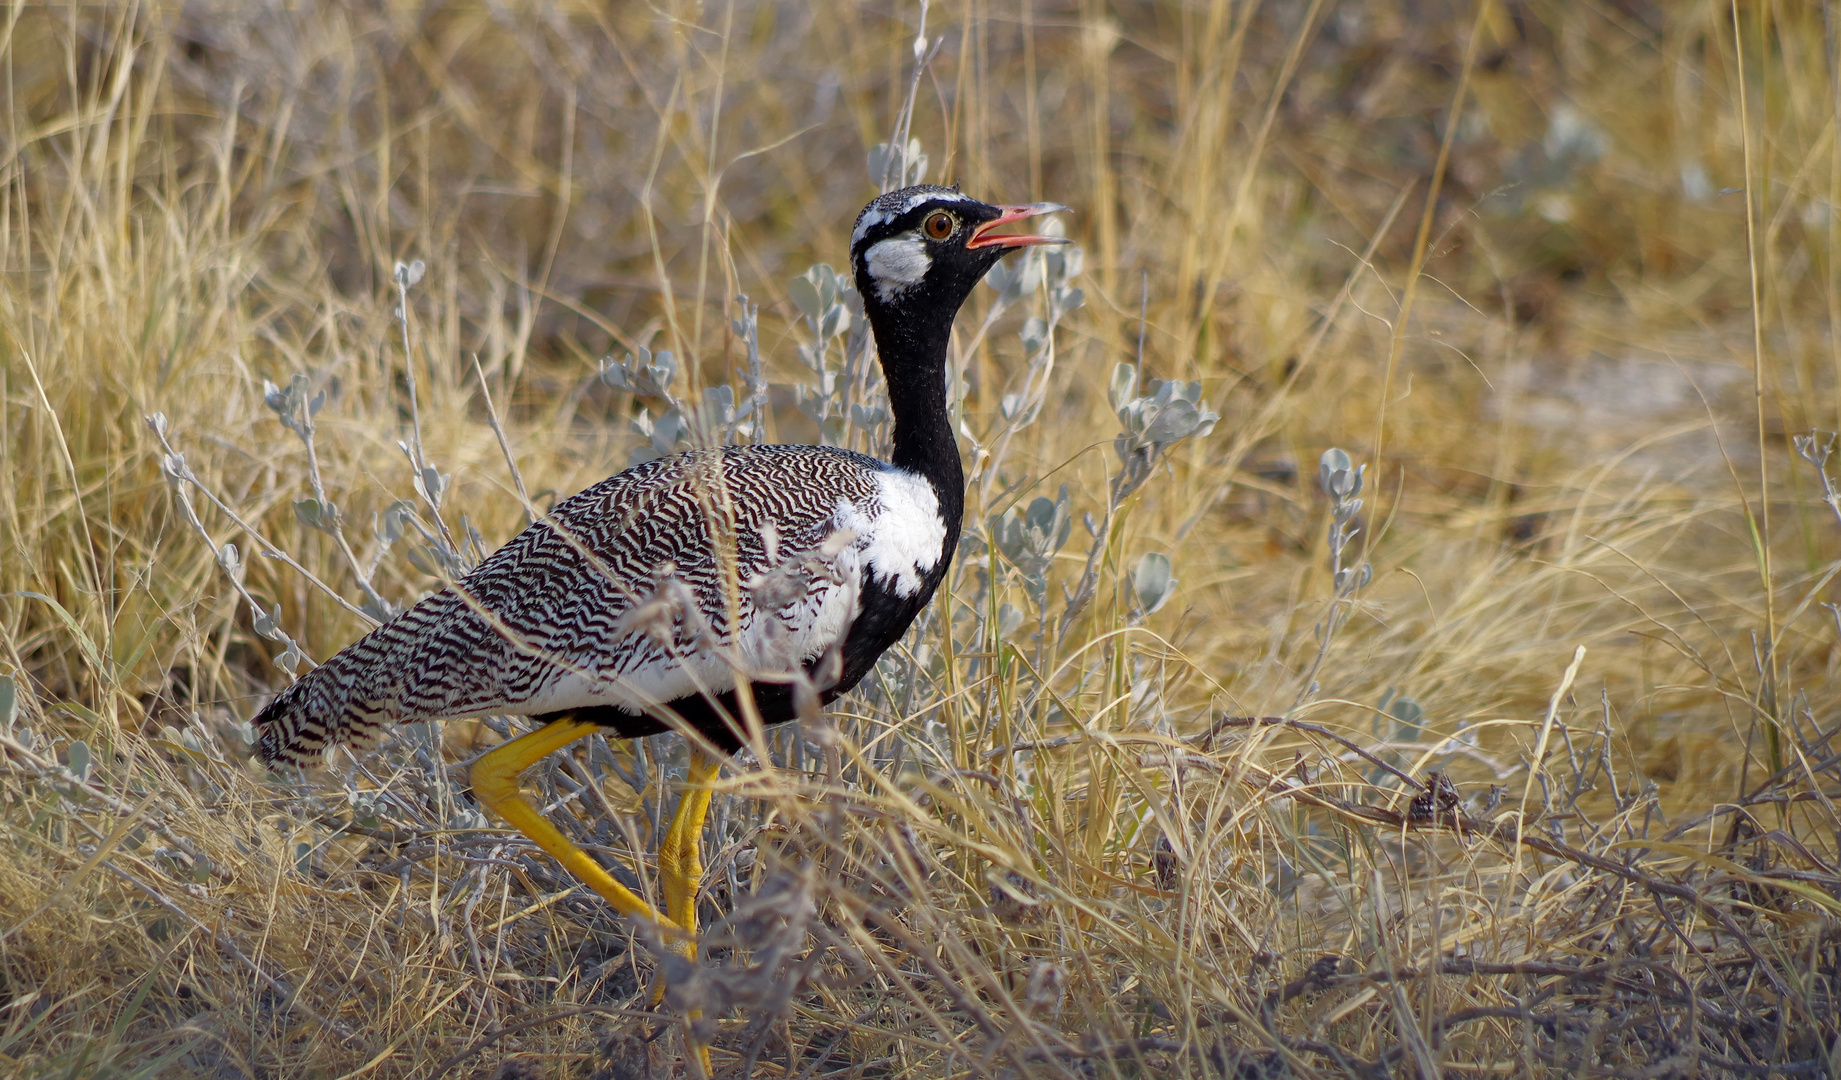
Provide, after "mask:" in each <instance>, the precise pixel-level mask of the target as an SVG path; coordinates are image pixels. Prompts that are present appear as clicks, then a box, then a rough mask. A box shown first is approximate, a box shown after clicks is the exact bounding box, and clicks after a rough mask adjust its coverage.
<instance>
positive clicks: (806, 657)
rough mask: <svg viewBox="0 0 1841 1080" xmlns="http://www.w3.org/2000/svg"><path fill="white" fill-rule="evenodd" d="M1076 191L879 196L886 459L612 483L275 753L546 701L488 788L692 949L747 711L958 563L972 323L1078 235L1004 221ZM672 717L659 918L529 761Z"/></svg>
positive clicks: (377, 656)
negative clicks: (561, 820) (963, 358)
mask: <svg viewBox="0 0 1841 1080" xmlns="http://www.w3.org/2000/svg"><path fill="white" fill-rule="evenodd" d="M1066 210H1067V208H1066V207H1064V206H1061V205H1059V204H1056V203H1045V202H1036V203H1023V204H990V203H984V202H980V201H978V200H976V199H974V198H972V197H970V196H968V195H966V194H964V193H962V192H961V191H960V190H959V188H958V187H957V186H956V185H955V186H953V187H943V186H938V185H916V186H910V187H904V188H901V189H898V190H895V191H890V192H887V193H884V194H882V195H879V196H877V197H876V198H875V199H873V200H871V201H870V202H869V204H868V205H867V206H865V207H864V208H863V210H862V212H861V213H860V214H858V216H857V218H856V221H855V225H854V227H853V229H852V232H851V244H850V261H851V268H852V271H853V275H854V281H855V285H856V289H857V292H858V293H859V295H860V296H861V298H862V303H863V314H864V317H865V318H866V319H867V321H868V323H869V327H870V330H871V333H872V335H873V337H874V340H875V344H876V352H877V356H878V358H879V360H880V363H881V366H882V372H883V377H884V381H885V383H886V385H887V389H888V398H889V405H890V413H891V415H892V419H893V431H892V438H891V443H890V448H889V457H888V460H886V461H883V460H879V459H877V458H875V457H872V456H869V455H866V454H861V453H856V452H853V451H849V450H845V449H841V448H838V447H833V446H794V445H738V446H724V447H708V448H701V449H695V450H691V451H688V452H685V453H681V454H677V455H675V456H670V457H662V458H657V459H654V460H652V461H649V462H645V463H642V464H639V465H635V466H633V467H632V468H629V469H627V470H626V471H624V472H621V473H619V474H617V475H615V476H612V477H609V478H608V479H606V480H603V481H601V482H599V483H597V484H595V485H593V486H591V487H589V488H587V489H585V490H583V491H581V492H579V493H577V494H575V495H573V496H571V497H569V498H567V499H564V500H562V501H560V502H558V503H557V504H556V505H555V506H554V507H553V508H552V509H551V511H550V512H549V513H548V514H546V515H544V516H543V517H541V518H539V519H538V520H537V521H535V522H534V523H532V524H531V525H529V526H528V527H527V528H525V529H524V530H523V531H522V532H520V533H519V534H517V535H516V536H515V537H513V538H512V539H511V540H510V541H509V542H507V543H506V544H505V545H504V546H502V547H500V548H498V549H497V550H496V551H494V552H493V553H492V554H491V555H489V556H487V557H486V558H485V559H484V560H483V561H482V562H481V563H480V564H479V565H478V566H477V567H475V568H474V569H473V570H471V571H470V572H468V573H467V574H465V576H463V577H461V578H460V579H459V580H458V581H457V582H454V583H453V584H451V585H449V586H447V587H446V588H443V589H441V590H439V591H437V592H435V593H433V594H432V595H429V596H427V597H425V598H424V599H422V600H421V601H419V602H417V603H416V604H414V605H412V606H410V607H409V608H407V609H406V610H404V611H403V612H401V613H400V614H397V615H396V616H395V617H394V618H392V619H390V620H389V621H387V622H385V623H383V624H382V625H381V626H378V627H377V628H375V629H373V630H371V631H370V632H369V633H368V634H366V635H365V636H364V637H362V638H360V639H359V640H358V641H356V642H354V643H352V644H350V645H348V646H346V647H345V648H344V649H343V650H341V651H340V652H338V653H337V654H335V655H334V656H333V657H332V658H331V659H329V660H327V661H326V662H325V663H324V664H322V665H320V666H319V667H317V668H315V669H313V670H312V671H310V672H308V673H307V674H306V675H304V676H302V677H301V678H300V679H298V680H297V681H295V682H294V683H293V684H292V685H290V686H289V687H287V688H286V689H285V690H283V691H282V692H281V693H279V694H278V695H277V696H276V697H275V698H274V699H273V700H271V701H270V702H269V703H268V704H267V705H266V706H265V707H264V708H263V709H262V710H261V711H260V712H259V713H258V714H257V716H256V717H255V719H254V726H255V728H256V732H257V740H256V744H257V748H258V751H259V753H260V756H261V757H262V758H263V759H265V760H266V761H268V762H269V763H271V764H278V763H288V764H295V765H301V766H311V765H314V764H317V763H319V762H320V761H322V760H323V759H324V757H325V755H326V754H328V753H329V752H331V751H332V750H333V749H334V748H335V747H338V746H342V745H350V746H363V745H367V744H372V743H375V742H377V741H379V740H380V739H382V738H383V737H384V736H385V735H386V734H387V732H388V730H389V729H390V728H391V727H393V726H395V725H397V724H406V723H414V722H421V721H444V720H456V719H464V718H469V717H479V716H488V715H515V716H526V717H530V718H532V719H533V720H535V721H537V722H538V724H539V725H540V726H538V727H537V728H536V729H535V730H532V731H530V732H529V733H527V734H524V735H521V736H519V737H517V738H514V739H510V740H508V741H506V742H504V743H502V744H500V745H498V746H496V747H494V748H493V749H492V750H490V751H488V752H487V753H485V754H484V755H482V756H481V757H480V758H479V759H478V760H477V761H476V762H475V763H474V765H473V767H472V772H471V776H470V780H471V785H472V789H473V794H474V796H475V798H476V799H477V800H478V801H479V803H481V804H482V805H483V806H484V807H486V808H487V809H489V810H491V811H492V812H493V813H495V814H497V815H498V816H499V817H501V818H503V819H504V820H506V821H507V822H509V823H510V824H511V825H512V826H513V827H514V828H516V829H517V830H518V831H519V832H521V833H523V834H524V835H525V836H526V837H528V838H529V839H530V840H531V841H533V842H534V843H535V844H536V845H537V846H538V847H539V848H541V849H542V850H544V851H545V852H547V853H548V854H550V855H551V856H552V857H554V858H555V859H556V860H557V861H558V862H560V863H561V864H562V865H563V866H564V867H565V868H566V869H568V870H569V872H571V873H572V874H574V875H575V876H576V877H577V878H579V879H581V880H582V881H583V882H584V883H586V884H587V885H589V886H590V887H591V888H593V889H594V890H595V891H596V892H597V893H599V894H600V895H601V896H602V897H603V898H604V899H606V901H607V902H608V903H609V904H610V905H611V906H612V907H613V908H614V909H615V910H616V911H618V912H620V913H621V914H623V915H625V916H627V917H628V918H630V919H633V920H634V921H635V922H637V923H639V924H641V925H643V926H646V927H648V928H650V929H651V930H652V931H653V932H654V933H656V934H657V935H658V936H659V939H660V940H661V941H663V942H665V943H666V944H667V945H668V946H669V947H671V948H674V949H676V950H677V951H679V952H680V953H681V954H683V955H686V956H689V957H694V956H695V950H696V944H695V936H696V930H697V920H696V897H697V892H698V888H699V885H700V879H701V877H702V872H703V868H702V864H701V857H700V848H701V835H702V831H703V823H704V819H705V817H706V815H707V813H708V810H709V802H710V784H711V782H712V781H713V780H714V779H715V778H716V777H717V775H718V774H719V772H720V769H721V762H722V760H723V758H724V757H726V756H727V755H731V754H733V753H735V752H736V751H737V750H738V749H740V748H741V747H742V746H743V745H744V744H745V743H746V742H747V739H748V736H749V734H750V732H749V728H748V723H747V717H749V716H750V715H752V716H758V718H759V720H760V721H761V723H762V724H763V725H772V724H779V723H783V722H786V721H789V720H793V719H795V718H796V717H797V715H799V713H800V710H801V709H802V708H805V707H810V705H811V703H812V699H813V698H816V700H817V702H819V703H828V702H830V701H832V700H833V699H835V698H837V697H838V696H840V695H842V694H845V693H848V692H849V691H850V690H851V689H852V688H853V687H855V686H856V685H857V684H858V683H859V682H860V681H861V680H862V679H863V677H864V676H865V675H866V674H868V672H869V671H870V670H871V669H872V668H873V667H874V665H875V663H876V659H877V658H878V657H879V656H881V655H882V653H883V652H884V651H885V650H887V649H888V648H889V647H890V646H891V645H893V644H894V643H895V642H896V641H898V640H899V639H900V638H901V637H902V635H903V634H904V633H905V632H906V631H907V629H908V627H909V626H910V625H911V624H912V623H913V622H914V620H915V617H916V616H917V615H919V614H920V612H921V611H922V610H923V609H924V608H925V607H926V606H927V603H928V601H929V600H930V599H932V597H933V595H934V593H935V591H936V590H937V589H938V588H939V586H940V582H941V581H942V580H944V578H945V576H946V573H947V570H948V568H949V567H950V565H951V563H952V559H953V554H954V552H955V551H956V550H957V547H958V543H959V530H960V522H961V518H962V516H963V514H964V508H965V474H964V469H963V466H962V464H961V462H960V457H959V448H958V442H957V440H956V438H955V437H954V433H953V428H952V425H951V422H950V417H949V412H948V408H947V400H946V362H947V348H948V342H949V338H950V335H951V333H952V326H953V320H954V317H955V316H956V315H957V313H958V311H959V309H960V307H961V306H962V305H963V304H964V303H965V301H966V299H967V298H968V297H969V296H970V295H971V292H972V289H973V288H974V287H975V286H976V285H977V284H978V282H979V281H980V280H981V279H983V277H984V276H985V274H986V273H987V272H988V271H990V269H991V268H992V267H994V266H996V265H997V263H998V261H999V260H1000V259H1001V258H1003V256H1005V255H1006V254H1008V253H1010V252H1013V251H1017V250H1020V249H1023V248H1027V247H1032V246H1035V245H1040V244H1055V243H1064V242H1066V241H1065V240H1063V239H1062V238H1060V237H1054V236H1043V235H1028V234H1016V233H1004V232H1000V231H998V230H1000V229H1002V228H1003V227H1005V226H1007V225H1010V224H1012V223H1014V222H1018V221H1022V220H1024V219H1026V218H1032V217H1037V216H1039V215H1043V214H1051V213H1059V212H1065V211H1066ZM802 694H803V699H802ZM667 730H679V731H683V732H686V733H687V734H688V735H690V736H694V737H693V738H691V742H692V750H691V762H690V768H689V770H688V776H687V781H686V785H685V791H684V794H683V796H682V797H681V798H680V799H679V802H678V806H677V809H676V811H675V812H674V813H673V815H672V819H671V823H670V826H669V827H668V829H667V830H666V833H665V835H664V837H663V839H662V840H661V841H660V843H659V848H658V867H659V879H660V893H661V894H662V896H663V898H664V901H665V911H663V912H660V911H658V910H656V909H655V908H654V907H653V906H652V905H651V904H649V903H647V902H646V901H645V900H644V899H643V898H641V897H640V896H638V895H637V894H636V893H634V892H633V891H631V890H630V889H628V888H627V887H626V886H624V885H622V884H621V883H620V882H619V881H618V880H616V879H615V878H614V877H613V876H612V875H610V874H609V873H608V871H607V870H605V869H604V868H603V867H602V866H601V865H600V864H599V863H597V862H596V861H595V860H593V859H592V858H590V857H589V856H588V854H587V853H586V852H584V851H582V850H581V848H579V847H577V846H576V845H575V844H574V843H573V842H571V841H570V840H569V839H568V838H567V837H565V836H564V835H563V834H562V833H561V832H560V831H559V830H558V829H557V828H556V827H555V826H553V825H552V824H550V822H549V821H547V820H546V819H545V818H544V817H543V815H542V814H540V813H539V812H538V811H537V810H536V809H535V808H534V807H532V806H531V804H530V803H529V802H528V801H526V799H525V798H524V796H523V794H522V792H521V790H520V788H519V778H520V776H521V775H522V774H523V773H524V772H525V770H527V769H529V768H530V767H531V766H533V765H534V764H536V763H537V762H538V761H539V760H541V759H542V758H544V757H545V756H547V755H549V754H550V753H552V752H554V751H556V750H559V749H561V748H563V747H565V746H568V745H569V744H571V743H573V742H575V741H576V740H578V739H581V738H583V737H585V736H587V735H589V734H592V733H594V732H601V733H603V734H605V735H608V736H610V737H615V738H626V739H631V738H639V737H643V736H647V735H653V734H657V733H659V732H663V731H667ZM656 1000H657V999H656V997H655V1002H656ZM698 1053H699V1056H700V1059H701V1060H702V1062H703V1064H704V1066H705V1071H706V1073H707V1071H708V1059H707V1049H705V1048H699V1050H698Z"/></svg>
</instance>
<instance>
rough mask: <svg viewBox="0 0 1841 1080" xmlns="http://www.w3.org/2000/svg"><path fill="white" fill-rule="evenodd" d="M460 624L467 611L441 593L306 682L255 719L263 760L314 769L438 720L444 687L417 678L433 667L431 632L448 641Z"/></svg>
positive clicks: (362, 640) (279, 696)
mask: <svg viewBox="0 0 1841 1080" xmlns="http://www.w3.org/2000/svg"><path fill="white" fill-rule="evenodd" d="M457 616H458V619H457V618H456V617H457ZM457 621H458V622H462V623H464V622H467V621H469V620H467V619H466V611H465V607H464V605H461V604H458V603H457V602H456V598H455V597H454V595H453V594H452V593H451V592H442V593H437V594H436V595H434V596H431V597H428V598H426V599H424V600H423V601H422V602H421V603H419V604H417V605H415V606H414V607H412V608H410V609H409V610H408V611H406V612H404V613H403V614H401V615H399V616H397V617H396V618H394V619H392V620H390V621H389V622H387V623H385V624H383V625H382V626H379V627H378V628H376V629H375V630H372V631H371V632H370V633H368V634H366V635H365V636H364V637H362V638H360V639H359V640H357V641H355V642H353V643H352V644H351V645H349V646H347V647H346V648H345V649H343V650H342V651H340V652H339V653H338V654H337V655H336V656H334V657H333V658H332V659H330V660H328V661H326V662H325V663H324V664H321V665H320V666H319V667H317V668H315V669H313V670H312V671H310V672H308V673H307V674H306V675H304V676H302V677H301V678H300V679H299V680H297V681H296V682H295V683H294V685H293V686H290V687H288V688H287V689H286V690H283V691H282V692H281V693H280V694H277V695H276V696H275V700H273V701H271V702H269V703H268V706H267V707H266V708H264V709H263V710H262V711H261V712H260V713H258V714H256V718H255V721H254V723H255V727H256V750H257V752H258V753H259V754H261V756H262V760H264V761H266V762H269V763H271V764H274V763H277V762H287V763H289V764H292V765H306V766H311V765H316V764H318V763H319V761H320V760H321V758H323V757H324V755H325V754H326V753H327V751H329V750H331V749H332V748H334V747H336V746H347V745H356V746H365V745H370V744H372V743H376V742H378V741H379V740H381V739H382V738H383V737H384V735H385V733H386V732H388V731H389V729H390V728H392V727H394V726H395V725H397V724H400V723H407V722H409V721H412V720H425V719H433V718H436V717H438V716H439V715H440V706H441V705H442V704H445V702H443V701H440V700H438V699H439V698H441V697H443V696H444V695H442V694H441V693H439V691H440V690H441V689H443V688H441V687H439V686H438V685H423V684H425V683H429V682H431V680H429V679H428V678H426V677H424V678H421V679H418V678H416V677H415V673H416V672H419V671H423V670H424V669H426V668H428V667H429V666H430V664H429V660H430V657H428V656H426V655H423V654H425V653H426V652H427V648H428V643H429V641H430V638H431V631H434V630H441V631H448V632H449V633H450V635H451V631H453V630H454V629H455V626H454V624H455V623H456V622H457ZM472 621H477V620H472ZM469 629H470V628H469ZM442 636H444V635H436V636H435V640H441V638H442ZM462 636H476V635H462ZM445 659H450V660H451V659H452V658H451V657H447V658H445ZM441 666H442V667H450V668H451V665H441ZM436 682H437V683H438V680H436ZM431 691H434V693H433V694H432V695H431V693H430V692H431ZM411 698H414V699H415V700H413V701H412V700H409V699H411ZM422 698H431V700H422Z"/></svg>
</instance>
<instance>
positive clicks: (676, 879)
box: [472, 719, 722, 1076]
mask: <svg viewBox="0 0 1841 1080" xmlns="http://www.w3.org/2000/svg"><path fill="white" fill-rule="evenodd" d="M595 730H596V728H595V725H593V724H588V723H583V722H581V721H579V720H566V719H565V720H556V721H553V722H551V723H548V724H545V725H544V726H543V727H540V728H538V729H537V730H536V731H533V732H531V733H530V734H528V735H521V736H519V737H518V738H516V739H513V740H512V741H510V742H508V743H506V744H505V745H503V746H500V747H497V748H495V749H493V750H491V751H490V752H488V753H487V754H486V755H485V756H484V757H482V758H480V759H479V760H478V761H476V762H474V763H473V775H472V780H473V794H474V795H475V796H477V797H478V798H479V801H480V802H482V803H485V804H486V806H487V808H488V809H490V810H492V812H493V813H496V814H498V815H499V816H500V817H502V818H504V819H505V820H506V821H509V822H511V826H512V828H514V829H517V830H518V831H519V832H521V833H523V834H524V835H525V836H528V837H530V838H531V840H532V841H534V842H535V843H536V845H537V846H538V847H540V848H542V849H543V850H545V851H547V852H549V853H550V855H551V857H553V858H554V859H555V860H556V861H557V862H559V863H562V864H563V868H564V869H565V870H568V871H569V872H570V873H572V874H574V875H575V876H576V877H578V878H580V879H581V880H582V881H583V882H585V883H586V884H587V885H588V887H589V888H591V889H593V890H594V891H595V892H598V893H600V894H601V896H602V898H603V899H605V900H606V901H607V902H608V903H609V904H612V905H613V906H614V910H615V911H618V912H620V914H622V915H625V916H626V917H627V918H629V919H632V920H634V921H635V922H639V923H643V924H647V925H650V926H654V927H656V928H657V929H658V932H659V935H660V936H661V937H663V938H664V939H665V944H666V945H667V946H668V947H669V948H671V949H673V950H675V951H677V952H678V953H680V954H681V955H683V956H685V957H687V958H691V959H694V958H695V957H696V955H697V939H696V936H695V935H696V932H697V884H698V883H699V881H701V879H702V877H703V860H702V853H701V851H702V849H701V845H700V843H699V840H700V839H701V836H702V832H703V818H704V816H705V815H706V814H708V813H709V808H710V791H709V781H711V780H713V779H715V777H716V773H717V772H718V771H719V770H720V769H721V767H722V763H721V762H719V761H717V760H716V759H715V758H712V757H709V756H708V755H706V754H704V753H703V752H702V751H701V750H697V749H695V748H693V749H692V750H691V764H690V782H691V784H692V785H695V786H693V787H692V788H691V789H690V790H688V791H686V792H685V793H684V797H683V798H681V799H679V800H678V809H677V813H675V814H673V815H672V817H671V828H670V830H669V831H667V832H666V834H665V840H664V842H663V843H662V844H660V845H659V852H658V863H659V879H660V882H659V883H660V886H661V887H662V888H663V889H664V892H665V906H666V910H668V911H669V912H671V915H670V917H667V916H664V915H660V914H659V913H658V911H657V909H655V908H654V907H653V906H652V905H651V904H648V903H646V902H645V900H643V899H642V898H640V897H639V896H637V895H635V894H634V892H633V891H632V890H631V889H628V888H627V887H626V886H625V885H622V884H620V883H619V882H618V881H615V880H614V879H613V876H612V875H611V874H609V873H608V872H607V871H606V870H603V869H601V866H600V864H599V863H597V862H595V861H594V860H593V859H591V858H589V857H588V853H587V852H586V851H583V850H582V849H581V848H579V847H576V846H575V845H574V844H573V843H571V842H570V841H569V838H568V837H566V836H564V835H563V834H562V833H561V832H560V831H558V830H557V828H556V826H554V825H552V824H550V823H549V822H548V821H546V820H544V817H543V815H542V814H539V813H538V812H537V809H536V807H533V806H532V805H531V804H530V803H528V802H526V801H525V799H524V793H523V792H522V791H521V790H520V789H519V787H518V777H520V776H522V775H523V773H524V770H526V769H528V768H530V767H531V766H532V765H535V764H536V763H537V762H539V761H541V760H543V759H544V758H545V757H548V756H549V755H550V754H551V753H552V752H554V751H557V750H560V749H562V748H563V747H565V746H568V745H569V744H570V743H572V742H574V741H576V740H577V739H580V738H583V737H585V736H587V735H591V734H593V733H594V732H595ZM687 837H688V840H687V839H686V838H687ZM663 993H664V988H663V986H661V987H660V988H659V992H658V994H656V995H654V997H653V1004H657V1003H658V999H659V997H661V996H663ZM701 1016H702V1013H701V1012H699V1011H696V1010H693V1011H691V1013H690V1014H689V1016H688V1019H690V1020H696V1019H698V1018H699V1017H701ZM686 1042H687V1043H688V1045H689V1049H690V1053H691V1055H692V1056H693V1057H695V1058H696V1059H697V1064H698V1065H700V1066H702V1069H703V1075H704V1076H710V1075H713V1074H712V1072H711V1070H710V1049H709V1047H708V1046H706V1045H704V1044H703V1043H701V1042H698V1041H696V1040H694V1039H687V1040H686Z"/></svg>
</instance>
